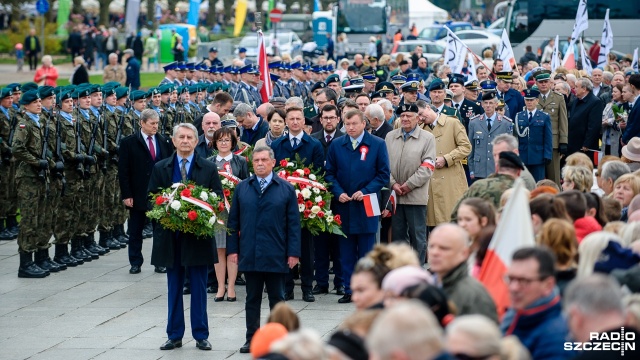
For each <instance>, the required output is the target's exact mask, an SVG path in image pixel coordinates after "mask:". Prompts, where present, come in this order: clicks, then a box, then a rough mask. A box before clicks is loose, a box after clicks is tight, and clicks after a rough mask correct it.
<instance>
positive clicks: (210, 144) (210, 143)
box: [207, 140, 213, 149]
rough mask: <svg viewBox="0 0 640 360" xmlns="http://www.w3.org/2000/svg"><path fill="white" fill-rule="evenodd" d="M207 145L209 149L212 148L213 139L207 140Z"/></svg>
mask: <svg viewBox="0 0 640 360" xmlns="http://www.w3.org/2000/svg"><path fill="white" fill-rule="evenodd" d="M207 147H208V148H209V149H213V140H212V141H209V143H208V144H207Z"/></svg>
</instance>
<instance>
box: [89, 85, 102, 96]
mask: <svg viewBox="0 0 640 360" xmlns="http://www.w3.org/2000/svg"><path fill="white" fill-rule="evenodd" d="M88 89H89V94H94V93H99V92H102V86H100V85H98V84H91V85H89V86H88Z"/></svg>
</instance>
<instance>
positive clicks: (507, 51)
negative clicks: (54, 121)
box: [498, 29, 516, 71]
mask: <svg viewBox="0 0 640 360" xmlns="http://www.w3.org/2000/svg"><path fill="white" fill-rule="evenodd" d="M498 59H501V60H502V64H503V65H502V71H511V70H512V69H513V68H515V67H516V57H515V56H514V55H513V48H512V47H511V42H510V41H509V34H507V29H502V38H501V39H500V48H499V49H498Z"/></svg>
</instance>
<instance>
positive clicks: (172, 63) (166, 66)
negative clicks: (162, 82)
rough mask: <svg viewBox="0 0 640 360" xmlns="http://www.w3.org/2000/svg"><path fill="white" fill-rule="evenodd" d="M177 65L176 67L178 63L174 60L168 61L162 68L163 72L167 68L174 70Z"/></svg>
mask: <svg viewBox="0 0 640 360" xmlns="http://www.w3.org/2000/svg"><path fill="white" fill-rule="evenodd" d="M177 67H178V63H177V62H175V61H174V62H171V63H168V64H167V65H165V66H163V67H162V68H163V69H164V71H165V72H167V71H169V70H175V69H176V68H177Z"/></svg>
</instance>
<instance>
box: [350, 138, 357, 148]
mask: <svg viewBox="0 0 640 360" xmlns="http://www.w3.org/2000/svg"><path fill="white" fill-rule="evenodd" d="M351 146H353V150H355V149H356V148H357V147H358V140H351Z"/></svg>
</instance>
